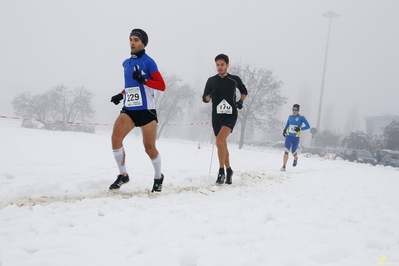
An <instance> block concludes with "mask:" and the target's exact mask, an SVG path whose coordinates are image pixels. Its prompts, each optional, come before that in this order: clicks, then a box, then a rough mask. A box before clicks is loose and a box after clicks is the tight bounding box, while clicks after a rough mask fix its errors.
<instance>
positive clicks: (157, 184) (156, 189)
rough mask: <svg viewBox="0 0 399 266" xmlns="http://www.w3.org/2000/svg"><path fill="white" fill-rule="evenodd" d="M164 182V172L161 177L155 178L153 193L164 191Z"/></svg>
mask: <svg viewBox="0 0 399 266" xmlns="http://www.w3.org/2000/svg"><path fill="white" fill-rule="evenodd" d="M162 183H163V174H161V178H158V179H155V178H154V185H153V186H152V190H151V193H154V192H161V191H162Z"/></svg>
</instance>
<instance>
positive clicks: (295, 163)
mask: <svg viewBox="0 0 399 266" xmlns="http://www.w3.org/2000/svg"><path fill="white" fill-rule="evenodd" d="M297 164H298V158H296V160H294V162H293V163H292V166H294V167H295V166H296V165H297Z"/></svg>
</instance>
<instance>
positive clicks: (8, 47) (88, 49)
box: [0, 0, 399, 135]
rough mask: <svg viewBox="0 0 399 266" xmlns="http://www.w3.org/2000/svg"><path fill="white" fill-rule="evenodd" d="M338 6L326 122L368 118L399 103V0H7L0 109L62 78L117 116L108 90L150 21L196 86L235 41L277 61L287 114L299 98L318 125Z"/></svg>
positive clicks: (1, 14)
mask: <svg viewBox="0 0 399 266" xmlns="http://www.w3.org/2000/svg"><path fill="white" fill-rule="evenodd" d="M329 11H334V12H336V13H337V14H338V15H339V16H338V17H336V18H334V19H332V21H331V29H330V35H329V47H328V56H327V64H326V74H325V81H324V97H323V104H322V112H321V130H324V129H330V130H337V131H340V132H342V133H347V132H349V131H354V130H364V129H365V120H364V116H373V115H381V114H393V115H399V113H398V110H397V107H398V104H397V99H398V98H399V89H398V87H399V86H398V85H399V75H398V74H399V73H398V69H399V49H398V47H399V18H398V16H397V14H398V13H399V2H398V1H395V0H391V1H388V0H369V1H367V0H359V1H356V0H354V1H345V0H336V1H316V0H304V1H294V0H292V1H278V0H275V1H267V0H250V1H243V0H232V1H227V0H226V1H209V0H201V1H184V0H169V1H156V0H152V1H151V0H150V1H145V2H144V1H131V0H129V1H127V0H126V1H123V0H116V1H94V0H87V1H78V0H71V1H50V0H36V1H28V0H19V1H13V0H1V1H0V36H1V38H0V58H1V59H0V90H1V97H0V115H8V116H12V115H13V109H12V105H11V101H12V100H13V99H14V97H16V95H18V94H19V93H22V92H27V91H31V92H32V93H34V94H36V93H43V92H44V91H46V90H49V89H51V88H53V87H55V86H57V85H60V84H63V85H64V86H67V87H69V88H74V87H81V86H83V87H84V88H86V89H87V90H89V91H91V92H93V93H94V95H95V96H94V98H93V104H94V107H95V111H96V116H95V121H93V122H96V123H113V122H114V120H115V118H116V117H117V115H118V113H119V111H120V106H114V105H113V104H112V103H110V102H109V101H110V97H111V96H112V95H114V94H116V93H118V92H119V91H121V90H122V89H123V86H124V81H123V68H122V62H123V60H124V59H126V58H128V57H129V56H130V48H129V33H130V31H131V30H132V29H133V28H142V29H144V30H145V31H146V32H147V33H148V35H149V43H148V46H147V47H146V51H147V53H148V54H149V55H150V56H151V57H152V58H154V60H155V61H156V63H157V65H158V68H159V69H160V71H161V73H165V74H176V75H178V76H179V77H180V78H181V79H182V81H183V82H184V83H188V84H190V85H192V86H193V88H194V89H195V91H197V92H198V96H200V95H201V93H202V91H203V89H204V86H205V82H206V80H207V78H208V77H209V76H211V75H214V74H215V73H216V71H215V67H214V57H215V56H216V55H217V54H219V53H225V54H227V55H228V56H229V57H230V65H231V66H232V65H234V64H238V63H245V64H248V65H250V66H252V67H255V68H264V69H268V70H271V71H273V74H274V75H275V77H276V79H277V80H281V81H282V82H283V83H284V85H283V87H282V95H283V96H286V97H288V102H287V104H286V105H285V106H283V107H282V110H281V112H280V117H281V120H282V121H286V119H287V117H288V115H289V114H290V113H291V111H290V110H291V106H292V105H293V104H294V103H299V104H300V105H301V114H302V115H305V116H306V118H307V119H308V121H309V122H310V124H311V126H312V127H315V126H316V121H317V117H318V108H319V97H320V91H321V85H322V74H323V66H324V58H325V53H326V44H327V35H328V26H329V19H328V18H326V17H325V16H323V14H325V13H327V12H329ZM232 74H234V73H232ZM248 92H249V94H250V93H251V88H248ZM198 101H199V102H200V101H201V98H200V97H198ZM244 108H245V106H244ZM207 120H210V116H208V117H204V119H203V121H207ZM203 121H192V122H203ZM348 121H350V122H348ZM308 135H310V134H308Z"/></svg>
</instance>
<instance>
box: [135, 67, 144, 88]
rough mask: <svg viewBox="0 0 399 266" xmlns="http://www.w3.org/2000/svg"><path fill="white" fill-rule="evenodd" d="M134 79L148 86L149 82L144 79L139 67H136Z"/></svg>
mask: <svg viewBox="0 0 399 266" xmlns="http://www.w3.org/2000/svg"><path fill="white" fill-rule="evenodd" d="M133 79H135V80H137V81H138V82H139V83H140V84H146V83H147V80H145V78H143V76H142V75H141V73H140V70H139V69H138V67H137V65H135V66H134V72H133Z"/></svg>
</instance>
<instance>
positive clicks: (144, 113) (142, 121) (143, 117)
mask: <svg viewBox="0 0 399 266" xmlns="http://www.w3.org/2000/svg"><path fill="white" fill-rule="evenodd" d="M122 113H124V114H127V115H128V116H129V117H130V118H131V119H132V120H133V122H134V124H135V126H136V127H141V126H145V125H147V124H148V123H150V122H152V121H154V120H155V121H157V122H158V118H157V111H156V110H155V109H151V110H137V111H129V110H125V109H122V111H121V114H122Z"/></svg>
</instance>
